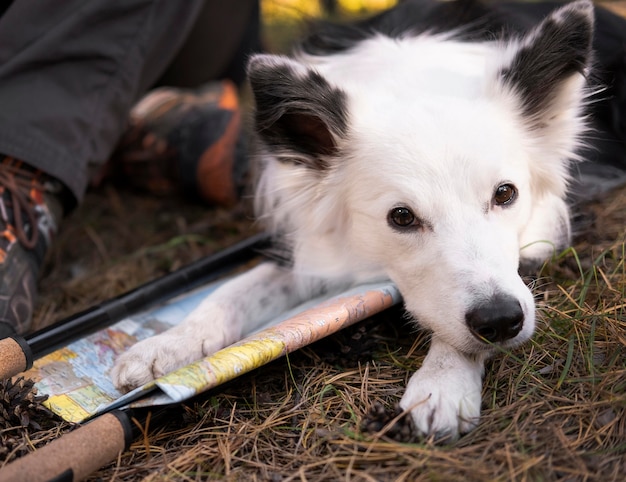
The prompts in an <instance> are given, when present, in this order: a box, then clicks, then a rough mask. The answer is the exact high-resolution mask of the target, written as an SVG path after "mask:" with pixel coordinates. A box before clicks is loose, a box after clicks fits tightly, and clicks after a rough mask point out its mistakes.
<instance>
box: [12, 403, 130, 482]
mask: <svg viewBox="0 0 626 482" xmlns="http://www.w3.org/2000/svg"><path fill="white" fill-rule="evenodd" d="M131 439H132V430H131V424H130V419H129V417H128V415H127V414H126V413H125V412H122V411H116V412H111V413H107V414H104V415H102V416H100V417H98V418H96V419H94V420H93V421H91V422H89V423H87V424H85V425H83V426H82V427H80V428H78V429H76V430H74V431H73V432H70V433H68V434H65V435H63V436H62V437H59V438H58V439H56V440H54V441H53V442H50V443H49V444H48V445H46V446H44V447H42V448H40V449H38V450H36V451H35V452H32V453H30V454H28V455H25V456H24V457H22V458H20V459H18V460H16V461H15V462H12V463H10V464H8V465H7V466H6V467H4V468H2V469H0V482H21V481H23V482H44V481H55V482H75V481H78V480H82V479H84V478H85V477H87V476H88V475H89V474H91V473H92V472H94V471H96V470H98V469H99V468H100V467H102V466H104V465H106V464H107V463H109V462H111V461H113V460H115V459H116V457H117V456H118V455H119V454H120V452H123V451H124V450H125V449H126V448H127V447H128V445H129V444H130V441H131Z"/></svg>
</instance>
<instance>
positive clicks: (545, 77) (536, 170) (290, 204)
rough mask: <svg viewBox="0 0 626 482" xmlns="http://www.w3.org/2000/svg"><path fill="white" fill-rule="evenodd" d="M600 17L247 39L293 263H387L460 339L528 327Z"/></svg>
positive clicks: (578, 10) (527, 332)
mask: <svg viewBox="0 0 626 482" xmlns="http://www.w3.org/2000/svg"><path fill="white" fill-rule="evenodd" d="M592 17H593V10H592V6H591V3H589V2H586V1H582V2H576V3H573V4H570V5H568V6H565V7H563V8H561V9H559V10H557V11H555V12H554V13H553V14H552V15H550V16H549V17H547V18H546V19H545V20H544V21H543V22H542V23H541V24H540V25H538V26H537V27H536V28H535V29H534V30H532V31H531V32H529V33H528V34H527V35H525V36H523V37H521V38H518V39H512V40H508V41H506V42H505V41H501V42H485V43H470V44H468V43H462V42H457V41H455V40H454V39H453V38H450V37H445V36H428V35H421V36H415V37H407V38H405V39H402V40H399V41H398V40H397V39H394V40H391V39H388V38H384V37H381V36H373V37H372V38H370V39H368V40H365V41H363V42H362V43H360V44H358V45H356V46H354V47H353V48H352V49H349V50H347V51H345V52H342V53H337V54H335V55H330V56H328V57H306V56H301V57H300V58H299V59H297V60H295V59H291V58H287V57H282V56H269V55H261V56H256V57H254V58H253V59H252V60H251V62H250V65H249V77H250V81H251V85H252V90H253V92H254V96H255V100H256V117H255V120H256V128H257V132H258V135H259V138H260V141H261V150H262V156H261V157H262V162H264V163H265V170H264V172H263V175H262V177H261V179H260V183H259V187H258V192H257V202H258V205H259V206H260V209H261V211H262V213H261V214H262V215H263V216H265V217H266V218H267V219H268V220H269V221H270V222H271V223H273V227H274V229H277V230H279V231H281V232H282V233H284V234H288V235H290V236H291V239H292V242H293V246H292V248H293V250H294V262H295V269H298V270H300V272H302V273H309V274H312V275H317V276H322V277H326V278H333V277H351V278H352V279H355V280H357V281H358V280H359V279H367V278H372V277H375V276H379V275H382V276H387V277H389V278H391V279H392V280H393V281H394V282H395V283H396V284H397V285H398V287H399V289H400V291H401V292H402V294H403V297H404V300H405V304H406V307H407V309H408V311H409V312H410V313H411V314H412V315H414V316H415V318H416V319H417V320H418V321H419V322H420V323H421V324H422V325H424V326H426V327H428V328H430V329H432V330H433V332H434V333H435V334H436V336H440V337H442V338H443V339H444V340H446V341H447V342H448V343H450V344H452V345H454V346H456V347H457V348H458V349H461V350H464V351H467V352H479V351H483V350H487V349H488V346H489V344H491V343H500V344H503V345H505V346H509V345H514V344H516V343H519V342H521V341H524V340H526V339H528V338H529V337H530V336H531V334H532V333H533V330H534V325H535V315H534V302H533V298H532V295H531V293H530V291H529V290H528V288H527V287H526V286H525V285H524V283H523V281H522V280H521V279H520V277H519V276H518V274H517V272H518V266H519V263H520V255H521V257H522V258H525V259H543V258H545V257H547V256H549V255H550V254H551V253H552V251H553V249H554V248H555V245H556V246H557V247H560V246H562V245H563V244H564V243H565V242H566V241H567V237H568V234H569V233H568V229H569V228H568V226H569V224H568V219H567V208H566V205H565V203H564V201H563V198H564V196H565V192H566V186H567V171H568V164H569V162H570V161H571V160H573V159H575V157H576V156H575V151H576V149H577V148H578V147H579V142H580V135H581V133H582V132H583V131H584V117H583V114H582V113H581V106H582V105H583V103H584V96H585V86H586V80H585V75H586V71H587V65H588V62H589V55H590V44H591V37H592V27H593V20H592Z"/></svg>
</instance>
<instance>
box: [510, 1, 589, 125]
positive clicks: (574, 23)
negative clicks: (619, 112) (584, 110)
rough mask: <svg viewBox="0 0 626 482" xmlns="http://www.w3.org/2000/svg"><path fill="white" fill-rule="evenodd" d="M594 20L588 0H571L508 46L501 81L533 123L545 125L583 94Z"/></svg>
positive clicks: (577, 100)
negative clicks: (514, 43) (507, 58)
mask: <svg viewBox="0 0 626 482" xmlns="http://www.w3.org/2000/svg"><path fill="white" fill-rule="evenodd" d="M593 24H594V13H593V3H592V2H591V1H588V0H580V1H577V2H573V3H570V4H568V5H565V6H563V7H561V8H559V9H557V10H555V11H553V12H552V13H551V14H550V15H548V16H547V17H546V18H545V19H544V20H543V21H542V22H541V23H540V24H539V25H538V26H537V27H536V28H535V29H534V30H532V31H531V32H530V33H529V34H528V35H526V36H525V37H523V38H522V39H521V41H520V43H519V45H517V46H514V47H513V55H512V58H511V59H510V60H509V61H508V62H507V64H506V66H505V67H504V68H503V69H502V70H501V71H500V81H501V82H502V83H503V84H504V86H505V87H506V88H507V89H512V90H513V91H514V92H515V94H516V95H517V97H519V98H521V108H522V111H523V114H524V115H525V117H526V118H527V119H530V120H531V126H532V127H534V128H541V127H544V126H545V125H546V122H547V121H549V119H551V118H553V117H554V116H555V115H556V116H558V115H559V114H560V113H561V112H560V111H562V110H564V109H565V110H567V109H569V108H571V107H572V106H573V105H574V104H578V103H579V101H580V100H582V98H583V97H584V93H583V89H584V85H585V77H586V75H587V71H588V65H589V62H590V56H591V42H592V37H593ZM532 124H535V125H532Z"/></svg>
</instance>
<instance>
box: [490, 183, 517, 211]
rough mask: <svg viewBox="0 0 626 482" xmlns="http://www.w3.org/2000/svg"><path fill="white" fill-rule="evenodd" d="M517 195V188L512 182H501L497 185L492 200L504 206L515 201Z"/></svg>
mask: <svg viewBox="0 0 626 482" xmlns="http://www.w3.org/2000/svg"><path fill="white" fill-rule="evenodd" d="M516 197H517V188H516V187H515V186H514V185H513V184H502V185H500V186H498V188H497V189H496V192H495V194H494V195H493V201H494V203H495V204H497V205H498V206H506V205H508V204H511V203H512V202H513V201H515V198H516Z"/></svg>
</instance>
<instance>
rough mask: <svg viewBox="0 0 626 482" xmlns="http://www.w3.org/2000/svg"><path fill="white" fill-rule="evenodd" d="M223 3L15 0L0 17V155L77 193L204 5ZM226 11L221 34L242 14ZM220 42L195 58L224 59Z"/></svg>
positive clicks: (78, 196)
mask: <svg viewBox="0 0 626 482" xmlns="http://www.w3.org/2000/svg"><path fill="white" fill-rule="evenodd" d="M245 1H246V2H247V3H250V4H256V3H257V0H245ZM221 3H222V1H221V0H185V1H170V0H89V1H88V2H86V1H84V0H64V1H62V2H60V1H58V0H38V1H37V2H29V1H25V2H13V3H12V4H11V5H9V6H8V8H7V9H6V11H5V12H4V14H3V15H2V16H1V17H0V154H4V155H9V156H12V157H16V158H19V159H21V160H23V161H25V162H27V163H28V164H30V165H32V166H34V167H36V168H39V169H42V170H44V171H45V172H47V173H48V174H50V175H52V176H54V177H56V178H58V179H60V180H61V181H62V182H63V183H64V184H65V185H66V187H67V188H69V190H70V191H71V193H72V194H73V197H74V198H75V200H80V199H81V198H82V196H83V195H84V192H85V190H86V187H87V183H88V178H89V166H90V165H91V164H102V163H104V162H105V161H106V160H107V159H108V157H109V155H110V154H111V152H112V150H113V149H114V147H115V145H116V142H117V140H118V139H119V137H120V135H121V134H122V132H123V130H124V128H125V127H126V120H127V118H128V112H129V110H130V108H131V107H132V105H133V104H134V103H135V102H136V101H137V100H138V99H139V98H140V97H141V96H142V95H144V94H145V93H146V91H147V90H148V89H149V88H150V87H152V86H153V85H154V84H155V82H157V80H158V79H159V78H160V77H161V76H162V75H163V73H164V72H165V71H166V69H167V67H168V66H169V65H170V64H171V63H172V62H173V60H174V59H175V57H176V55H177V53H178V52H179V50H180V49H181V47H182V46H183V45H184V42H185V40H186V39H187V37H188V35H189V33H190V31H191V30H192V28H193V27H194V24H195V23H196V22H197V21H198V20H199V17H200V15H201V13H202V11H203V9H204V10H206V7H207V6H209V5H211V4H213V5H216V4H221ZM231 13H232V15H233V17H231V18H223V19H221V22H222V25H223V28H222V29H221V31H222V32H224V35H228V28H227V26H228V25H229V24H233V22H235V21H236V19H237V18H238V17H237V15H241V14H240V13H237V12H231ZM213 23H215V22H213ZM233 35H239V36H241V35H242V33H241V31H239V30H237V32H234V31H233ZM224 42H226V39H224ZM233 43H234V44H235V45H239V40H238V39H237V40H235V41H234V42H233ZM221 45H222V44H221V43H220V42H217V43H214V44H212V45H205V46H204V49H203V50H202V52H201V53H202V58H197V59H196V60H195V61H196V62H207V63H210V61H211V55H216V56H218V57H220V58H221V55H219V52H220V49H221ZM197 80H198V81H200V80H204V81H208V80H210V79H200V78H198V79H197Z"/></svg>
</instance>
